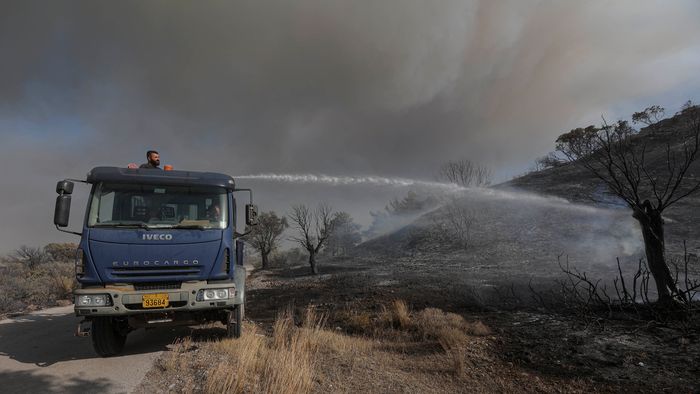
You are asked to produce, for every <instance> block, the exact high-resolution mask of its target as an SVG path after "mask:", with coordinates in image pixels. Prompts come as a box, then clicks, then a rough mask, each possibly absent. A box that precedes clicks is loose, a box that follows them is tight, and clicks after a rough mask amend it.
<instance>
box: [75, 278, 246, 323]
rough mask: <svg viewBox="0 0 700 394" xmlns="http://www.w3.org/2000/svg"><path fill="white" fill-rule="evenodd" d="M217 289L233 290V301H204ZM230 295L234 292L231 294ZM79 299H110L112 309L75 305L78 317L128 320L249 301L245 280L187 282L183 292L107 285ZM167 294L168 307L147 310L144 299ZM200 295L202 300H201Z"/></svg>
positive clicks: (82, 292)
mask: <svg viewBox="0 0 700 394" xmlns="http://www.w3.org/2000/svg"><path fill="white" fill-rule="evenodd" d="M216 289H233V293H234V295H233V297H232V298H226V299H216V300H204V299H202V295H201V293H202V291H206V290H216ZM229 291H230V290H229ZM73 293H74V295H75V299H76V300H78V299H79V297H80V296H82V295H90V296H95V295H107V296H108V297H107V299H108V305H105V306H95V305H88V306H83V305H79V304H78V303H77V302H76V304H75V315H76V316H128V315H136V314H148V313H161V314H162V313H164V312H200V311H206V310H212V309H231V308H233V307H234V306H235V305H238V304H243V303H244V300H245V280H243V281H239V280H236V281H235V282H234V281H232V282H226V283H219V282H217V283H207V281H190V282H183V283H182V284H181V286H180V288H179V289H153V290H136V289H135V288H134V286H133V285H107V286H103V287H90V288H85V289H77V290H75V291H74V292H73ZM147 294H158V295H161V296H162V295H164V294H167V299H168V306H167V307H155V308H151V307H146V306H145V304H144V295H147ZM198 295H199V299H198Z"/></svg>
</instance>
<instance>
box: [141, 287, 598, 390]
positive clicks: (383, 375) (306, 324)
mask: <svg viewBox="0 0 700 394" xmlns="http://www.w3.org/2000/svg"><path fill="white" fill-rule="evenodd" d="M302 315H303V316H301V317H299V316H297V317H296V319H295V316H294V313H293V310H292V309H287V310H284V311H282V312H281V313H279V314H278V316H277V319H276V320H275V322H274V324H273V326H272V332H271V334H269V335H265V334H263V331H262V330H260V329H259V328H257V326H255V325H254V324H252V323H246V325H245V327H244V334H243V336H242V337H241V338H239V339H223V340H220V341H215V342H211V343H204V344H201V345H200V348H199V350H201V351H199V352H197V350H198V348H197V346H198V345H199V344H196V343H194V344H193V343H192V341H191V340H190V339H189V338H185V339H183V340H182V341H180V342H179V343H177V344H176V345H175V346H174V347H173V351H172V352H170V354H168V355H166V356H164V358H163V359H162V360H161V368H162V369H163V370H164V371H165V373H164V374H163V376H164V377H165V379H168V376H171V378H170V380H168V382H171V381H177V384H176V385H175V386H174V387H171V388H170V389H169V390H170V391H175V392H195V393H200V392H203V393H310V392H492V391H499V392H520V391H539V392H558V391H560V389H561V387H562V386H561V384H562V382H561V381H556V379H555V380H552V379H548V378H547V379H542V378H541V377H538V376H534V375H531V374H529V373H525V372H524V371H522V370H519V369H517V368H514V367H513V366H512V365H507V364H505V363H503V362H501V361H499V359H498V357H496V356H495V355H494V354H493V351H494V348H493V347H492V345H491V343H492V342H493V338H491V337H485V336H488V335H490V334H491V331H490V330H489V328H488V327H487V326H486V325H484V324H483V323H482V322H480V321H476V322H468V321H466V320H465V319H464V318H463V317H462V316H459V315H457V314H454V313H446V312H444V311H442V310H440V309H435V308H426V309H423V310H421V311H417V312H413V311H411V310H410V309H409V308H408V306H407V305H406V303H404V302H401V301H396V302H392V303H391V304H390V305H388V307H387V308H384V309H380V310H379V311H378V312H374V313H371V312H359V311H354V312H353V313H348V311H346V312H345V313H344V317H345V318H347V319H348V320H352V321H355V322H359V324H360V325H361V326H363V328H364V329H365V330H366V332H370V333H372V336H368V335H362V336H351V335H347V334H345V333H344V332H343V331H342V330H338V329H335V328H334V329H332V330H330V329H326V328H324V325H325V317H324V316H319V315H318V314H317V313H316V311H315V309H313V308H308V309H306V311H305V312H304V313H302ZM336 318H337V316H336ZM193 349H194V350H193ZM172 376H175V377H176V378H173V377H172ZM198 384H199V385H198ZM566 384H567V386H566V387H568V388H569V389H571V391H580V392H584V391H587V390H589V389H590V387H589V386H588V384H587V383H586V382H583V381H566ZM154 387H156V386H154ZM144 392H148V390H144Z"/></svg>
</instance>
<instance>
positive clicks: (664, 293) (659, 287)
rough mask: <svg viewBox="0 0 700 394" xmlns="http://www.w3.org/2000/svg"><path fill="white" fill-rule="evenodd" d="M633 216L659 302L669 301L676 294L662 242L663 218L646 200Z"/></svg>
mask: <svg viewBox="0 0 700 394" xmlns="http://www.w3.org/2000/svg"><path fill="white" fill-rule="evenodd" d="M633 216H634V218H635V219H637V221H638V222H639V225H640V226H641V228H642V236H643V237H644V251H645V252H646V256H647V262H648V263H649V270H650V271H651V275H652V276H653V277H654V282H655V283H656V291H657V292H658V294H659V302H660V303H670V302H671V301H672V300H673V295H674V294H678V290H677V288H676V284H675V281H674V280H673V277H672V276H671V271H670V270H669V269H668V265H667V264H666V246H665V242H664V220H663V218H662V217H661V212H659V211H658V210H656V209H654V208H652V207H651V204H649V203H648V201H645V203H644V209H636V210H635V212H634V215H633Z"/></svg>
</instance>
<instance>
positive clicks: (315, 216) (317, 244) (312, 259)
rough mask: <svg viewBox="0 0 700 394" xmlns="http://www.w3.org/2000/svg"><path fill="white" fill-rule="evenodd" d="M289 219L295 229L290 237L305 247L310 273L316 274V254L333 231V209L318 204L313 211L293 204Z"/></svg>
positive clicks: (304, 206)
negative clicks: (294, 233)
mask: <svg viewBox="0 0 700 394" xmlns="http://www.w3.org/2000/svg"><path fill="white" fill-rule="evenodd" d="M289 220H290V221H291V222H292V226H293V227H294V228H295V229H296V230H297V235H296V236H293V237H291V238H290V239H291V240H292V241H294V242H297V243H298V244H299V245H301V246H302V247H303V248H304V249H306V251H307V252H308V253H309V266H310V268H311V273H312V274H314V275H318V264H317V262H316V256H317V255H318V253H319V252H320V251H321V249H322V248H323V247H324V245H325V242H326V240H328V237H330V236H331V234H332V232H333V209H332V208H331V207H330V206H329V205H326V204H321V205H319V206H318V207H317V208H316V209H315V210H313V211H312V210H311V209H310V208H309V207H307V206H306V205H295V206H293V207H292V212H291V213H290V214H289Z"/></svg>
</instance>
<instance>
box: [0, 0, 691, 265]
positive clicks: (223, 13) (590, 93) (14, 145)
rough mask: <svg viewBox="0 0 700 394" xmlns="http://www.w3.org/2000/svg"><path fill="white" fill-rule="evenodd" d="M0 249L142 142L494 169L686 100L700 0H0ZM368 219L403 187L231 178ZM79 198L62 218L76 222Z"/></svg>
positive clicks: (288, 160)
mask: <svg viewBox="0 0 700 394" xmlns="http://www.w3.org/2000/svg"><path fill="white" fill-rule="evenodd" d="M0 8H1V11H0V137H2V144H0V165H2V168H3V171H2V181H3V182H2V183H3V186H4V187H3V193H2V194H0V203H1V205H0V206H2V207H3V208H2V211H1V214H2V215H1V218H2V223H3V224H2V227H0V253H1V252H5V251H8V250H10V249H12V248H15V247H17V246H19V245H20V244H29V245H39V244H43V243H46V242H50V241H63V240H71V239H74V238H69V237H68V236H64V235H63V234H60V233H58V232H56V230H55V229H53V228H52V226H51V220H52V214H53V201H54V198H55V194H54V186H55V182H56V180H58V179H61V178H63V177H66V176H69V177H83V176H84V174H85V173H86V172H87V170H88V169H89V168H91V167H93V166H96V165H125V164H126V163H128V162H132V161H134V162H141V161H143V155H144V152H145V150H146V149H148V148H151V147H153V148H156V149H158V150H159V151H160V152H161V154H162V157H163V162H164V163H169V164H173V165H174V166H175V167H176V168H179V169H185V168H187V169H193V170H214V171H221V172H226V173H229V174H232V175H242V174H248V173H261V172H282V173H296V172H302V173H325V174H332V175H369V174H376V175H381V176H401V177H415V178H421V179H430V178H432V177H433V175H434V173H435V172H436V168H437V167H438V166H439V165H440V164H441V163H442V162H444V161H445V160H447V159H450V158H459V157H465V158H470V159H472V160H474V161H477V162H481V163H484V164H486V165H488V166H490V167H491V168H493V170H494V171H495V172H496V174H497V176H498V177H499V179H506V178H507V177H509V176H513V175H515V174H518V173H521V172H524V171H525V170H526V169H528V168H529V167H530V166H531V163H532V162H533V161H534V159H535V158H536V157H537V156H540V155H543V154H545V153H546V152H547V151H548V150H550V149H551V148H552V142H553V140H554V139H555V138H556V136H557V135H559V134H561V133H562V132H564V131H567V130H569V129H571V128H573V127H577V126H581V125H587V124H590V123H594V122H598V120H599V117H600V115H601V114H606V115H607V116H608V117H610V118H615V117H621V116H628V115H629V114H630V113H631V112H633V111H635V110H639V109H641V108H644V107H646V106H648V105H651V104H660V105H663V106H667V107H668V108H669V112H671V113H672V112H674V111H675V110H677V109H678V107H680V105H681V104H682V103H683V102H684V101H685V100H687V99H695V100H700V94H698V93H700V73H699V72H698V70H700V23H698V21H700V2H698V1H695V0H688V1H638V0H617V1H602V0H601V1H593V0H592V1H525V0H511V1H505V0H504V1H494V0H488V1H449V0H440V1H428V0H425V1H411V0H392V1H344V2H340V1H330V0H317V1H309V0H302V1H286V0H280V1H261V0H255V1H197V2H192V1H187V2H185V1H148V2H143V1H119V2H106V1H51V2H46V1H26V0H22V1H8V0H4V1H3V2H2V5H1V7H0ZM240 184H241V186H252V187H255V188H258V189H259V190H260V192H259V193H258V196H259V201H258V202H259V203H260V204H261V208H263V209H265V210H267V209H275V210H277V211H278V212H284V211H286V210H287V208H288V207H289V205H290V204H292V203H296V202H310V203H314V202H316V201H319V200H327V201H329V202H331V203H332V204H333V205H334V206H336V207H337V208H339V209H346V210H349V211H351V213H352V214H353V215H355V216H356V217H357V218H358V219H359V220H360V221H362V222H364V223H363V224H366V221H367V219H368V217H369V215H368V212H369V210H370V209H372V210H377V209H380V208H381V207H382V206H383V204H384V202H385V201H386V200H387V199H388V198H390V197H391V196H393V195H399V194H403V193H405V192H406V191H405V190H400V189H387V188H384V189H381V188H354V189H353V188H335V189H332V190H331V189H330V188H328V187H321V186H309V185H305V186H294V187H292V186H291V185H287V184H270V183H260V182H258V183H256V182H245V183H244V182H240ZM81 204H82V202H81V201H80V199H78V201H76V203H75V204H74V207H73V218H74V219H76V217H77V219H76V220H75V221H76V222H79V221H80V216H81V215H82V211H83V207H82V206H80V205H81Z"/></svg>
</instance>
